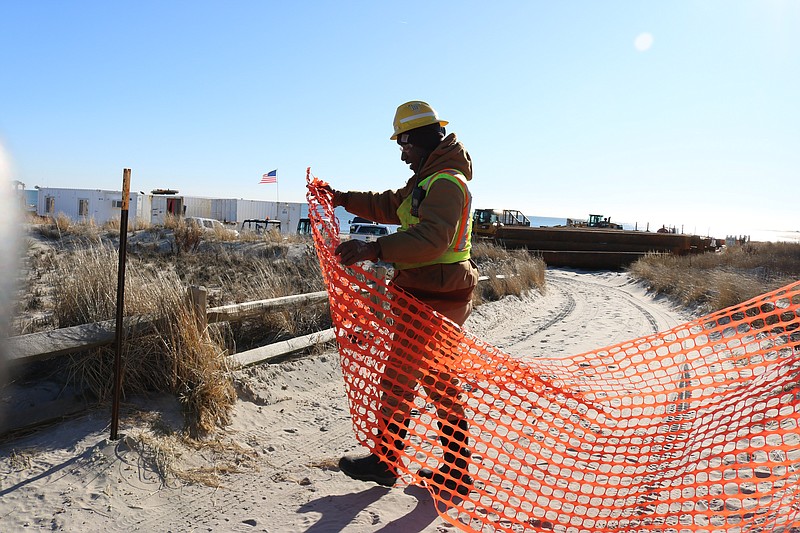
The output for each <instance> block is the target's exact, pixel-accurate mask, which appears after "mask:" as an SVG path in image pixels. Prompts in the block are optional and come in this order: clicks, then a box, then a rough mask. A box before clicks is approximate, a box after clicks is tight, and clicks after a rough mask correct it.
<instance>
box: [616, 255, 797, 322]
mask: <svg viewBox="0 0 800 533" xmlns="http://www.w3.org/2000/svg"><path fill="white" fill-rule="evenodd" d="M629 270H630V273H631V275H632V276H633V277H635V278H637V279H638V280H641V281H642V282H644V283H645V284H646V285H647V286H648V287H649V289H650V290H652V291H654V292H655V293H657V294H663V295H666V296H668V297H670V298H672V299H673V300H674V301H675V302H676V303H678V304H680V305H683V306H685V307H687V308H690V309H693V310H695V311H696V312H698V313H700V314H705V313H710V312H713V311H718V310H720V309H724V308H726V307H730V306H732V305H735V304H738V303H741V302H743V301H746V300H749V299H750V298H754V297H756V296H758V295H760V294H763V293H765V292H769V291H771V290H774V289H778V288H780V287H783V286H784V285H787V284H789V283H791V282H793V281H797V280H798V279H800V244H798V243H771V242H749V243H746V244H743V245H734V246H730V247H726V248H723V249H722V250H720V251H719V252H716V253H706V254H702V255H688V256H674V255H664V254H650V255H647V256H645V257H643V258H642V259H639V260H638V261H636V262H635V263H633V264H632V265H631V266H630V269H629Z"/></svg>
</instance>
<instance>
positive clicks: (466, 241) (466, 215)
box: [394, 169, 472, 270]
mask: <svg viewBox="0 0 800 533" xmlns="http://www.w3.org/2000/svg"><path fill="white" fill-rule="evenodd" d="M440 179H446V180H448V181H451V182H453V183H455V184H456V185H458V187H459V188H460V189H461V192H462V193H463V194H464V207H463V208H462V210H461V216H460V217H459V221H458V225H457V226H456V233H455V235H454V236H453V240H452V241H451V242H450V246H449V247H448V248H447V250H446V251H445V252H444V253H443V254H442V255H440V256H439V257H437V258H436V259H434V260H433V261H427V262H425V263H395V265H394V266H395V268H397V269H398V270H405V269H408V268H418V267H422V266H428V265H438V264H445V263H458V262H460V261H466V260H467V259H469V255H470V249H471V248H472V217H471V216H470V213H471V212H472V195H471V194H470V192H469V189H467V186H466V184H465V183H464V181H463V174H461V173H460V172H458V171H457V170H453V169H445V170H442V171H439V172H437V173H436V174H431V175H430V176H428V177H427V178H425V179H424V180H422V181H421V182H420V183H419V186H420V187H422V189H423V190H425V191H426V193H427V191H428V189H430V188H431V186H432V185H433V184H434V183H435V182H436V181H437V180H440ZM412 196H413V195H412V194H409V195H408V196H407V197H406V198H405V199H404V200H403V202H402V203H401V204H400V207H398V208H397V216H398V218H399V219H400V227H399V228H398V229H397V231H406V230H408V229H409V228H410V227H412V226H414V225H415V224H419V218H418V217H415V216H413V215H412V214H411V197H412ZM424 201H425V200H424V199H423V202H424Z"/></svg>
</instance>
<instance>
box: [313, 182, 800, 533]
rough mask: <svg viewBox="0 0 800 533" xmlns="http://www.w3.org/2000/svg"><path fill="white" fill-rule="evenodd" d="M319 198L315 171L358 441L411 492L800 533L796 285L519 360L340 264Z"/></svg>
mask: <svg viewBox="0 0 800 533" xmlns="http://www.w3.org/2000/svg"><path fill="white" fill-rule="evenodd" d="M323 184H324V182H321V181H319V180H317V179H316V178H314V179H311V176H310V171H309V186H308V201H309V211H310V217H311V220H312V225H313V233H314V240H315V244H316V247H317V252H318V255H319V260H320V262H321V265H322V270H323V274H324V278H325V282H326V283H327V286H328V292H329V296H330V309H331V315H332V318H333V322H334V325H335V328H336V335H337V341H338V343H339V353H340V357H341V366H342V371H343V374H344V381H345V384H346V389H347V396H348V400H349V405H350V410H351V414H352V420H353V426H354V428H355V433H356V436H357V438H358V440H359V442H361V443H362V444H363V445H365V446H366V447H368V448H369V449H370V450H372V451H373V452H374V453H376V454H378V455H379V456H381V457H382V458H384V459H385V460H387V461H392V462H394V464H396V467H397V470H398V473H399V475H400V476H401V478H400V483H414V484H424V485H425V486H427V487H428V488H429V489H430V490H431V494H432V495H433V498H434V501H435V502H436V504H437V508H438V509H439V511H440V514H441V515H442V516H443V517H444V518H445V519H446V520H448V521H449V522H451V523H453V524H455V525H457V526H459V527H461V528H463V529H467V530H475V531H513V532H526V531H531V532H534V531H536V532H538V531H546V532H550V531H558V532H565V533H572V532H575V533H582V532H600V531H603V532H607V531H620V532H622V531H625V532H638V531H659V532H675V533H682V532H716V531H764V532H767V531H769V532H783V533H788V532H790V531H798V532H800V527H799V526H798V523H800V485H798V478H799V477H800V429H799V428H798V417H799V416H800V415H799V413H800V385H799V384H798V375H799V373H800V348H799V347H798V343H799V342H800V328H799V327H798V325H799V324H800V318H799V316H800V282H798V283H795V284H792V285H790V286H787V287H785V288H783V289H781V290H778V291H774V292H771V293H769V294H765V295H763V296H760V297H758V298H755V299H753V300H750V301H748V302H746V303H743V304H740V305H737V306H734V307H731V308H729V309H726V310H724V311H720V312H717V313H714V314H711V315H709V316H706V317H704V318H701V319H698V320H694V321H691V322H688V323H686V324H683V325H681V326H678V327H675V328H673V329H671V330H669V331H665V332H662V333H658V334H655V335H650V336H647V337H643V338H640V339H636V340H632V341H629V342H625V343H621V344H618V345H615V346H611V347H608V348H603V349H600V350H596V351H593V352H589V353H584V354H580V355H575V356H573V357H553V358H549V357H547V356H546V354H543V356H542V357H538V358H535V359H532V360H531V359H528V360H526V362H521V361H519V360H515V359H514V358H512V357H510V356H509V355H507V354H505V353H503V352H501V351H500V350H498V349H497V348H495V347H493V346H491V345H489V344H487V343H485V342H483V341H481V340H480V339H478V338H476V337H474V336H472V335H470V334H469V333H467V332H465V331H463V330H462V329H460V328H459V327H458V326H456V325H455V324H453V323H452V322H450V321H449V320H447V319H446V318H443V317H442V316H440V315H439V314H437V313H436V312H434V311H432V310H431V309H430V308H428V307H427V306H426V305H424V304H422V303H420V302H419V301H418V300H416V299H415V298H413V297H412V296H410V295H408V294H406V293H404V292H403V291H401V290H399V289H397V288H395V287H393V286H392V285H391V284H388V285H387V284H386V283H385V280H384V279H383V278H382V277H376V276H375V275H374V274H373V273H371V272H370V271H368V270H366V269H364V268H361V267H360V266H355V267H350V268H346V267H343V266H342V265H341V264H340V263H338V261H337V259H336V257H335V256H334V253H333V250H334V248H335V246H336V245H337V244H338V243H339V235H338V221H337V220H336V219H335V217H334V214H333V209H332V207H331V203H330V200H331V198H330V193H329V192H327V191H326V189H324V188H323V187H321V185H323ZM421 468H428V469H430V470H431V471H432V472H433V473H434V475H433V476H432V477H431V476H430V474H428V477H425V478H423V477H422V476H420V472H419V470H420V469H421ZM467 476H468V477H467ZM470 478H471V479H470Z"/></svg>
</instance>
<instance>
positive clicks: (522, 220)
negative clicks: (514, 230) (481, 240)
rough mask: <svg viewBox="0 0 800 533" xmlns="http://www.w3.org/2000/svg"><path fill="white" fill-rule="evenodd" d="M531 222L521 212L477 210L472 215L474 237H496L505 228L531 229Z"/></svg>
mask: <svg viewBox="0 0 800 533" xmlns="http://www.w3.org/2000/svg"><path fill="white" fill-rule="evenodd" d="M530 225H531V221H530V220H528V217H526V216H525V215H523V214H522V213H521V212H520V211H516V210H510V209H476V210H475V212H474V213H473V215H472V235H474V236H477V237H489V238H491V237H494V235H495V233H497V228H500V227H503V226H522V227H530Z"/></svg>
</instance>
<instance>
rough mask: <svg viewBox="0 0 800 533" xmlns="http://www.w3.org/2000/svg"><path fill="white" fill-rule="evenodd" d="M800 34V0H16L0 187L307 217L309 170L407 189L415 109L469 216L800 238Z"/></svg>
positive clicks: (1, 40)
mask: <svg viewBox="0 0 800 533" xmlns="http://www.w3.org/2000/svg"><path fill="white" fill-rule="evenodd" d="M798 28H800V2H798V1H795V0H752V1H738V0H725V1H722V0H718V1H715V0H702V1H700V0H698V1H683V0H675V1H670V2H653V1H638V2H633V1H630V2H622V1H604V2H599V1H589V0H586V1H571V2H566V1H565V2H544V1H525V2H523V1H515V2H511V1H502V0H501V1H493V2H486V1H451V2H417V1H406V2H392V3H390V2H382V1H370V2H366V1H365V2H335V3H334V2H322V1H319V2H308V1H305V2H304V1H296V2H277V1H275V2H268V1H259V2H248V1H238V2H227V3H223V2H207V1H202V0H200V1H193V2H177V1H167V2H153V1H147V0H145V1H137V2H88V1H85V2H80V1H75V2H62V1H27V0H6V1H4V2H3V3H2V7H0V146H2V149H0V171H2V169H3V168H5V173H7V174H8V175H9V176H10V178H11V179H18V180H20V181H22V182H24V183H25V184H26V185H27V186H28V187H29V188H32V187H33V186H34V185H40V186H51V187H76V188H98V189H120V188H121V182H122V169H123V168H125V167H130V168H131V169H132V189H134V190H142V191H149V190H151V189H154V188H175V189H178V190H180V192H181V193H183V194H187V195H196V196H213V197H235V198H253V199H266V200H275V199H276V198H278V199H280V200H281V201H303V200H304V198H305V169H306V167H308V166H310V167H311V168H312V171H313V172H314V174H315V175H317V176H319V177H321V178H323V179H326V180H327V181H329V182H330V183H331V184H332V185H333V186H334V187H336V188H340V189H359V190H384V189H388V188H396V187H398V186H400V185H402V184H403V183H404V182H405V180H406V179H407V177H408V176H409V171H408V169H407V167H406V166H405V165H404V164H403V163H402V162H401V161H400V158H399V151H398V149H397V147H396V145H395V144H394V142H393V141H390V140H389V136H390V134H391V131H392V126H391V124H392V117H393V115H394V111H395V109H396V107H397V106H398V105H399V104H401V103H402V102H404V101H407V100H412V99H421V100H426V101H428V102H429V103H430V104H432V105H433V106H434V107H435V108H436V109H437V111H438V112H439V114H440V115H441V116H442V117H443V118H444V119H446V120H449V121H450V126H449V127H448V130H449V131H452V132H455V133H456V134H457V135H458V136H459V138H460V139H461V140H462V141H463V142H464V143H465V145H466V146H467V148H468V150H469V151H470V153H471V155H472V158H473V161H474V168H475V178H474V180H473V182H472V184H471V188H472V192H473V195H474V206H475V207H497V208H508V209H519V210H521V211H523V212H525V213H526V214H529V215H537V216H554V217H586V216H587V215H588V214H589V213H601V214H603V215H605V216H611V217H612V220H616V221H619V222H627V223H638V224H639V227H643V226H644V225H645V224H647V223H649V224H650V226H651V228H655V227H660V226H661V225H662V224H667V225H675V226H678V227H679V228H681V227H683V228H684V230H685V231H687V232H697V233H707V232H709V231H710V232H711V233H712V234H715V235H717V236H721V235H722V234H725V233H746V232H750V231H755V230H758V229H773V230H793V231H798V230H800V217H798V215H797V208H796V207H794V206H793V202H792V196H793V192H794V191H793V189H794V187H795V184H796V183H797V181H798V177H800V176H799V174H800V148H798V147H800V105H798V96H797V95H799V94H800V31H798ZM637 44H638V46H637ZM3 154H5V155H3ZM3 158H5V161H2V159H3ZM273 169H278V179H279V183H278V185H277V186H275V185H259V183H258V182H259V180H260V177H261V175H262V174H263V173H265V172H267V171H269V170H273ZM787 200H788V201H787Z"/></svg>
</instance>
